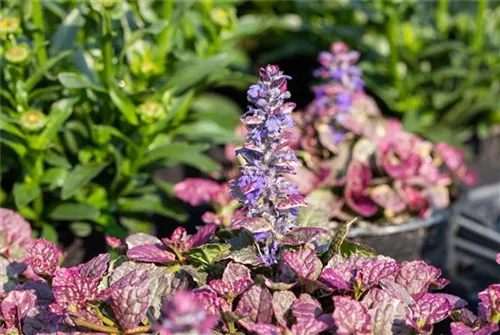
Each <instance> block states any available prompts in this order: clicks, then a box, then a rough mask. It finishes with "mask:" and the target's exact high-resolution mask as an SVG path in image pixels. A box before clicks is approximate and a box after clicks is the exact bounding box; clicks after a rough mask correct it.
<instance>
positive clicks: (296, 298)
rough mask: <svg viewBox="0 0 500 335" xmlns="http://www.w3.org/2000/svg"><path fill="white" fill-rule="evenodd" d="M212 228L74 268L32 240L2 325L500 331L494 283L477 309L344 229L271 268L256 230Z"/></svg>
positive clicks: (439, 281)
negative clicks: (352, 239)
mask: <svg viewBox="0 0 500 335" xmlns="http://www.w3.org/2000/svg"><path fill="white" fill-rule="evenodd" d="M216 228H217V227H216V226H207V228H202V229H200V230H199V231H198V232H197V233H196V234H195V235H193V236H188V235H187V234H186V233H185V231H182V229H180V230H178V231H177V232H175V233H174V234H173V235H172V236H171V237H170V238H163V239H161V240H160V239H158V238H156V237H153V236H151V235H147V234H143V233H140V234H134V235H131V236H129V237H128V238H127V239H126V240H125V241H124V242H118V241H115V242H116V243H115V244H114V247H115V248H117V249H116V250H117V251H118V252H120V253H122V255H121V256H119V257H117V258H114V259H113V260H110V256H109V255H108V254H102V255H99V256H97V257H96V258H94V259H92V260H90V261H89V262H87V263H83V264H80V265H77V266H75V267H71V268H61V267H60V266H59V265H58V263H57V260H58V259H57V257H54V255H57V254H58V249H57V247H56V246H55V245H54V244H53V243H51V242H48V241H45V240H42V239H39V240H34V241H32V242H31V245H30V247H29V251H28V253H27V257H26V260H25V261H24V264H25V270H24V272H22V273H21V274H20V277H21V278H22V279H23V281H22V284H18V285H17V286H15V287H10V288H7V289H6V291H5V293H4V294H3V299H2V301H1V302H0V310H1V314H0V327H2V328H1V330H2V331H4V332H7V333H10V334H17V333H23V334H27V335H36V334H46V333H54V332H57V333H58V334H75V333H82V334H138V333H146V334H149V333H157V332H159V333H160V334H185V333H186V332H189V333H190V334H200V335H201V334H208V333H216V334H219V333H221V334H236V333H240V334H294V335H298V334H311V335H315V334H320V333H326V334H367V335H368V334H374V335H379V334H380V335H382V334H432V332H433V328H434V326H435V325H436V324H438V323H440V322H442V321H444V320H451V321H452V323H451V333H452V334H454V335H458V334H464V332H465V333H481V334H493V333H494V332H496V331H497V330H498V322H499V321H500V320H499V319H500V295H499V290H498V285H491V286H490V287H488V288H487V289H486V290H484V291H483V292H481V293H480V294H479V299H480V303H479V306H478V311H479V312H478V315H477V316H476V315H474V314H473V313H472V312H470V311H469V310H468V309H466V305H467V303H466V302H465V301H464V300H462V299H460V298H458V297H456V296H453V295H450V294H445V293H439V292H436V290H439V289H442V288H443V287H445V286H446V285H447V284H448V281H447V280H446V279H444V278H442V277H441V271H440V270H439V269H437V268H435V267H433V266H430V265H427V264H426V263H425V262H423V261H412V262H403V263H397V262H396V261H395V260H393V259H391V258H389V257H384V256H376V255H375V254H373V253H371V252H370V251H369V249H367V248H366V247H362V246H359V245H357V246H356V245H354V244H352V243H349V242H348V241H347V240H344V239H343V238H342V236H345V234H343V233H342V232H339V234H338V235H337V236H336V237H335V238H334V239H333V241H332V245H333V247H331V248H329V249H328V251H326V252H325V251H321V250H319V249H318V248H315V247H314V246H313V245H312V244H311V243H309V241H310V240H311V237H310V236H303V237H302V238H297V236H296V238H295V240H294V243H284V244H283V246H282V248H280V253H279V255H278V260H277V263H276V264H274V265H271V266H269V265H266V264H264V263H263V262H261V261H259V258H258V257H257V255H258V252H257V243H256V242H255V241H254V240H253V238H252V236H253V235H252V234H250V232H249V231H245V229H244V228H243V229H235V230H218V231H216ZM289 234H290V233H289ZM243 236H246V237H247V239H246V240H245V239H244V238H243ZM224 246H226V247H224ZM242 251H244V252H245V253H246V257H243V253H242ZM251 254H253V259H254V260H256V262H251V261H250V259H251V257H249V255H251ZM499 258H500V255H499ZM186 291H189V292H186Z"/></svg>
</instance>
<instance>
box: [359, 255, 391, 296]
mask: <svg viewBox="0 0 500 335" xmlns="http://www.w3.org/2000/svg"><path fill="white" fill-rule="evenodd" d="M399 268H400V265H399V264H398V263H396V261H395V260H394V259H392V258H389V257H384V256H377V257H375V258H368V259H366V260H365V261H363V263H362V265H361V266H360V267H359V271H360V272H361V273H362V283H363V287H364V288H369V287H371V286H374V285H377V284H378V282H379V281H380V280H381V279H383V278H386V277H389V276H390V275H392V274H394V273H395V272H397V271H398V270H399Z"/></svg>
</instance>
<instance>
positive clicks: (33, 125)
mask: <svg viewBox="0 0 500 335" xmlns="http://www.w3.org/2000/svg"><path fill="white" fill-rule="evenodd" d="M20 121H21V126H22V127H23V128H24V129H26V130H29V131H37V130H40V129H42V128H43V127H45V124H46V123H47V117H46V116H45V114H43V113H42V112H40V111H37V110H28V111H26V112H24V113H23V114H22V115H21V120H20Z"/></svg>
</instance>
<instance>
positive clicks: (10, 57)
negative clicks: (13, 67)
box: [5, 44, 31, 64]
mask: <svg viewBox="0 0 500 335" xmlns="http://www.w3.org/2000/svg"><path fill="white" fill-rule="evenodd" d="M30 53H31V49H30V47H29V46H27V45H26V44H19V45H16V46H14V47H11V48H9V49H7V51H6V52H5V59H6V60H7V61H8V62H10V63H12V64H22V63H24V62H26V61H27V60H28V58H29V56H30Z"/></svg>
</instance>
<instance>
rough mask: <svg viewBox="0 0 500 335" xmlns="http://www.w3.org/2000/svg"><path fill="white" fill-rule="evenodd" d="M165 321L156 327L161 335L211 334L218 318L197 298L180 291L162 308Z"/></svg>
mask: <svg viewBox="0 0 500 335" xmlns="http://www.w3.org/2000/svg"><path fill="white" fill-rule="evenodd" d="M162 315H163V320H162V322H161V323H160V324H159V325H158V326H157V327H156V330H157V331H158V333H159V334H160V335H174V334H193V335H205V334H207V335H208V334H210V330H211V329H212V328H213V327H214V326H215V324H216V323H217V319H218V318H217V316H215V315H211V314H209V313H208V312H206V311H205V309H204V308H203V306H202V305H201V303H200V301H199V300H198V299H197V296H196V295H195V294H193V293H191V292H185V291H179V292H177V293H175V294H174V296H173V297H172V299H171V300H170V301H166V302H165V303H164V305H163V308H162Z"/></svg>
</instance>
